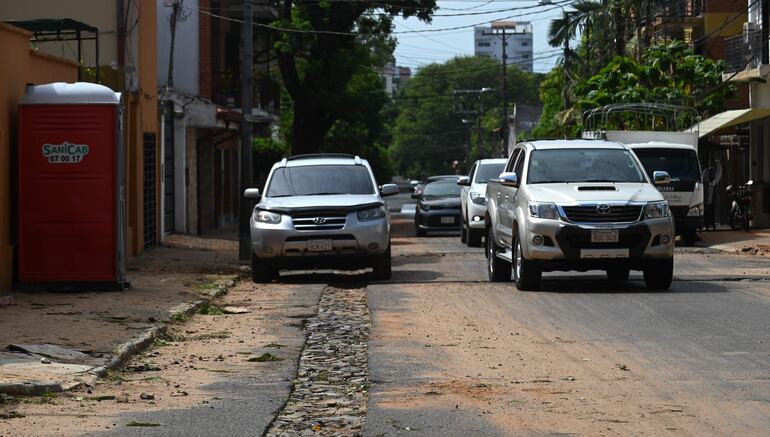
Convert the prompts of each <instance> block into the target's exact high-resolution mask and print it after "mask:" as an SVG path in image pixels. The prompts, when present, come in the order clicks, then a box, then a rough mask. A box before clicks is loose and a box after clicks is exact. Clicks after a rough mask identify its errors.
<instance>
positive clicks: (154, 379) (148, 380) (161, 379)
mask: <svg viewBox="0 0 770 437" xmlns="http://www.w3.org/2000/svg"><path fill="white" fill-rule="evenodd" d="M163 380H164V379H163V378H161V377H160V376H148V377H147V378H142V379H141V381H145V382H157V381H163Z"/></svg>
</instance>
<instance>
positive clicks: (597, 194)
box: [526, 182, 663, 204]
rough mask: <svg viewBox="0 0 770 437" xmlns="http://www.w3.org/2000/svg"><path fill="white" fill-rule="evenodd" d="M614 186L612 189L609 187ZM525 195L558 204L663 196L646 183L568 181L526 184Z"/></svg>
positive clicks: (658, 198)
mask: <svg viewBox="0 0 770 437" xmlns="http://www.w3.org/2000/svg"><path fill="white" fill-rule="evenodd" d="M609 188H614V189H609ZM526 189H527V190H528V191H529V195H528V196H527V197H528V198H530V199H533V200H537V201H538V202H554V203H560V204H575V203H595V202H654V201H657V200H663V196H662V195H661V194H660V192H659V191H658V190H657V189H656V188H655V187H654V186H653V185H652V184H648V183H625V182H624V183H595V182H592V183H568V184H539V185H528V186H527V187H526Z"/></svg>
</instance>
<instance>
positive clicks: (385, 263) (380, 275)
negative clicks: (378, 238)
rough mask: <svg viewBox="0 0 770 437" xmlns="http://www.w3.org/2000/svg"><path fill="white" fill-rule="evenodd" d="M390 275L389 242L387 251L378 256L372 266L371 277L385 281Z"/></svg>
mask: <svg viewBox="0 0 770 437" xmlns="http://www.w3.org/2000/svg"><path fill="white" fill-rule="evenodd" d="M392 275H393V273H392V268H391V259H390V242H388V248H387V250H385V252H384V253H383V254H382V255H379V256H378V257H377V259H376V260H375V261H374V264H373V265H372V276H374V279H377V280H379V281H387V280H388V279H390V278H391V276H392Z"/></svg>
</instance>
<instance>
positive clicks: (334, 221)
mask: <svg viewBox="0 0 770 437" xmlns="http://www.w3.org/2000/svg"><path fill="white" fill-rule="evenodd" d="M347 218H348V216H347V214H346V213H344V212H319V213H312V212H311V213H302V214H295V215H294V216H292V218H291V220H292V222H293V223H294V229H296V230H298V231H336V230H340V229H342V228H344V227H345V222H347Z"/></svg>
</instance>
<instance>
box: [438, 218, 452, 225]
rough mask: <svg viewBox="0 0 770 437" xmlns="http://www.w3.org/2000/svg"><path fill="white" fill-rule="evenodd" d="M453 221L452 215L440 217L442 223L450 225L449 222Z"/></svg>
mask: <svg viewBox="0 0 770 437" xmlns="http://www.w3.org/2000/svg"><path fill="white" fill-rule="evenodd" d="M454 222H455V218H454V217H441V224H442V225H451V224H454Z"/></svg>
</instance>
